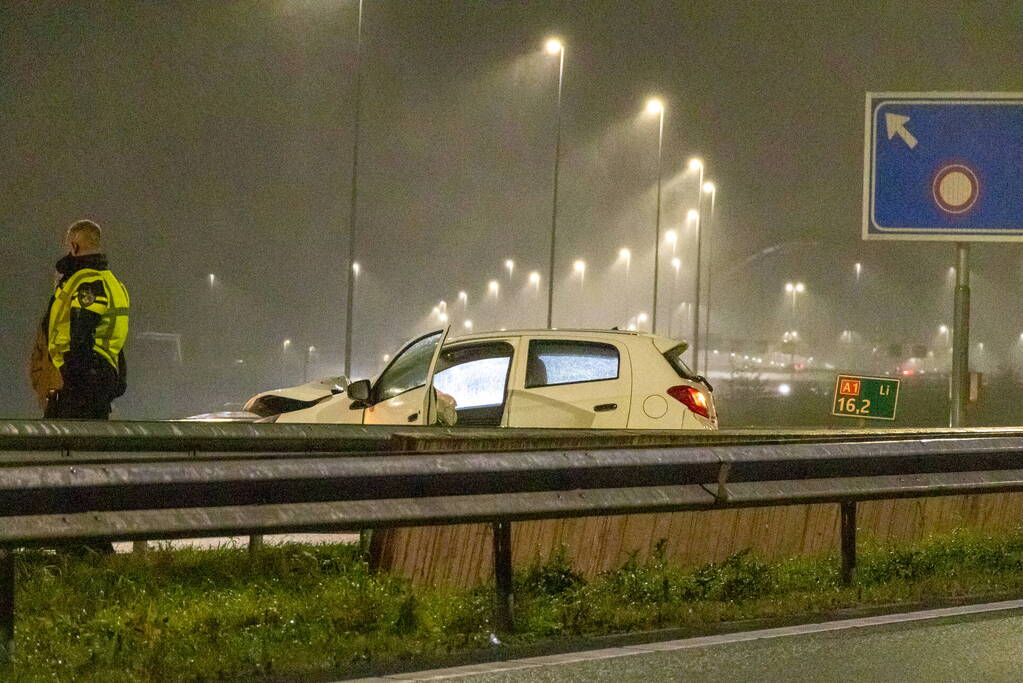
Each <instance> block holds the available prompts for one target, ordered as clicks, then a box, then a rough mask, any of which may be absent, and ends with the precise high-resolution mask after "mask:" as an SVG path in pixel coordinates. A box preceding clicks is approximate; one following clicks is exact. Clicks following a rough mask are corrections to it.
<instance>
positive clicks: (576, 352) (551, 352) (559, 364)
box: [525, 339, 619, 389]
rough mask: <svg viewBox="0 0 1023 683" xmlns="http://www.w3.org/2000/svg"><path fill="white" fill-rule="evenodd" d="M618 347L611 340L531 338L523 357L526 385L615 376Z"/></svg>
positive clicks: (553, 383)
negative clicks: (527, 351) (525, 355)
mask: <svg viewBox="0 0 1023 683" xmlns="http://www.w3.org/2000/svg"><path fill="white" fill-rule="evenodd" d="M618 364H619V355H618V349H617V348H615V347H614V346H613V345H611V344H602V343H600V342H590V341H570V340H560V339H550V340H548V339H533V340H530V342H529V354H528V356H527V357H526V384H525V386H526V388H527V389H532V388H536V387H549V386H555V385H558V384H576V383H578V382H599V381H601V380H608V379H618Z"/></svg>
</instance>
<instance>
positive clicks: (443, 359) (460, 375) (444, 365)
mask: <svg viewBox="0 0 1023 683" xmlns="http://www.w3.org/2000/svg"><path fill="white" fill-rule="evenodd" d="M514 351H515V349H514V348H513V347H512V345H511V344H508V343H507V342H488V343H485V344H470V345H464V344H463V345H461V346H456V347H454V348H444V349H443V350H442V351H441V352H440V358H439V359H438V360H437V372H436V374H435V375H434V376H433V386H435V387H437V389H438V390H440V391H443V392H444V393H445V394H449V395H450V396H452V397H453V398H454V399H455V403H456V404H457V405H458V408H459V410H461V409H464V408H482V407H484V406H499V405H501V404H502V403H504V390H505V386H506V385H507V383H508V368H509V366H511V359H512V354H513V353H514Z"/></svg>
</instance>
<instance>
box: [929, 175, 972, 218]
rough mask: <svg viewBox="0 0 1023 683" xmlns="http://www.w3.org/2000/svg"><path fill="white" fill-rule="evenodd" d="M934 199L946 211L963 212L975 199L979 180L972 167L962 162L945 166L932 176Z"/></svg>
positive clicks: (967, 209) (968, 208)
mask: <svg viewBox="0 0 1023 683" xmlns="http://www.w3.org/2000/svg"><path fill="white" fill-rule="evenodd" d="M931 192H932V193H933V195H934V201H935V202H936V203H937V205H938V207H939V208H940V209H941V210H942V211H945V212H946V213H965V212H966V211H969V210H970V207H972V206H973V204H974V203H975V202H976V201H977V195H978V194H980V182H979V181H978V180H977V174H976V173H974V172H973V169H971V168H969V167H968V166H963V165H962V164H950V165H948V166H945V167H944V168H942V169H941V170H940V171H938V175H936V176H934V184H933V185H932V187H931Z"/></svg>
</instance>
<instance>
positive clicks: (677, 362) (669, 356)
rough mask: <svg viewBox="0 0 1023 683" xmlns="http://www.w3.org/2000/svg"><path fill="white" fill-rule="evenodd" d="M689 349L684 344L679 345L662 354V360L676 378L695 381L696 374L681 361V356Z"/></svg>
mask: <svg viewBox="0 0 1023 683" xmlns="http://www.w3.org/2000/svg"><path fill="white" fill-rule="evenodd" d="M688 348H689V347H688V346H687V345H686V344H679V345H678V346H674V347H672V348H670V349H668V350H667V351H665V352H664V359H665V360H666V361H668V365H670V366H671V367H672V368H673V369H674V370H675V372H676V373H678V376H679V377H681V378H682V379H693V380H695V379H696V373H694V372H693V371H692V370H690V369H689V366H688V365H686V362H685V361H684V360H682V354H683V353H685V352H686V350H687V349H688Z"/></svg>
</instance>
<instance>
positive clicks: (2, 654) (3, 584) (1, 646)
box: [0, 547, 14, 664]
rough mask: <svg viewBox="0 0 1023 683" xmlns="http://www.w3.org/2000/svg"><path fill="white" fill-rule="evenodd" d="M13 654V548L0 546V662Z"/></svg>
mask: <svg viewBox="0 0 1023 683" xmlns="http://www.w3.org/2000/svg"><path fill="white" fill-rule="evenodd" d="M13 655H14V548H10V547H4V548H0V663H3V664H9V663H10V661H11V659H12V657H13Z"/></svg>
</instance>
